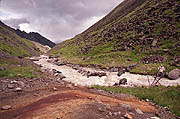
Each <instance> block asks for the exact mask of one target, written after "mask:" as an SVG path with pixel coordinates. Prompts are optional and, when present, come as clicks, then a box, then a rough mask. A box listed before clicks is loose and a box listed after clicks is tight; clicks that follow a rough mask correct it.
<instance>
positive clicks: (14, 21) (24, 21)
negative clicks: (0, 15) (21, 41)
mask: <svg viewBox="0 0 180 119" xmlns="http://www.w3.org/2000/svg"><path fill="white" fill-rule="evenodd" d="M2 21H3V22H4V23H6V24H8V25H11V26H12V27H14V28H18V29H20V25H21V24H29V23H30V22H29V21H28V20H27V19H26V18H19V19H15V18H12V19H7V20H2Z"/></svg>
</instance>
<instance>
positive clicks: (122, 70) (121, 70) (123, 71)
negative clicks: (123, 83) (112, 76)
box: [117, 69, 125, 76]
mask: <svg viewBox="0 0 180 119" xmlns="http://www.w3.org/2000/svg"><path fill="white" fill-rule="evenodd" d="M124 73H125V69H119V71H118V74H117V75H118V76H121V75H122V74H124Z"/></svg>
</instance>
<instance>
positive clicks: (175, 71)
mask: <svg viewBox="0 0 180 119" xmlns="http://www.w3.org/2000/svg"><path fill="white" fill-rule="evenodd" d="M179 77H180V69H173V70H172V71H170V72H169V74H168V78H170V79H172V80H176V79H178V78H179Z"/></svg>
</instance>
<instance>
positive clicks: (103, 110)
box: [98, 108, 106, 112]
mask: <svg viewBox="0 0 180 119" xmlns="http://www.w3.org/2000/svg"><path fill="white" fill-rule="evenodd" d="M98 111H99V112H105V111H106V109H105V108H98Z"/></svg>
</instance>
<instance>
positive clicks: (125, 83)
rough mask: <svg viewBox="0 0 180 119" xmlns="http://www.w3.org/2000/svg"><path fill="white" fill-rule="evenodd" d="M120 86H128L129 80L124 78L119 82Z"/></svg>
mask: <svg viewBox="0 0 180 119" xmlns="http://www.w3.org/2000/svg"><path fill="white" fill-rule="evenodd" d="M119 85H127V79H126V78H123V79H121V80H119Z"/></svg>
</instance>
